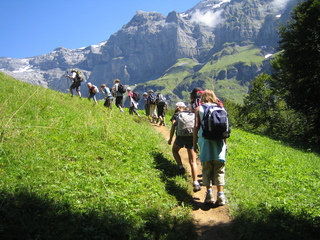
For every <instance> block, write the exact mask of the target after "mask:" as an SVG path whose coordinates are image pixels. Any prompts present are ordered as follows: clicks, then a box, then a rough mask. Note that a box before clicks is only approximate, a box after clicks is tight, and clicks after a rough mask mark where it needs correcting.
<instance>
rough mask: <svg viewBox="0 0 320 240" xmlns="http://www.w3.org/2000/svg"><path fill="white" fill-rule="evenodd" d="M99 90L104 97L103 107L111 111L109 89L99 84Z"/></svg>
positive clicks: (111, 99) (111, 97)
mask: <svg viewBox="0 0 320 240" xmlns="http://www.w3.org/2000/svg"><path fill="white" fill-rule="evenodd" d="M100 90H101V92H102V93H104V94H105V97H104V100H105V101H104V104H103V105H104V106H105V107H106V108H109V109H112V102H113V96H112V93H111V91H110V89H109V88H108V87H107V85H105V84H101V88H100Z"/></svg>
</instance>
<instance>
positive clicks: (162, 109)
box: [156, 93, 168, 126]
mask: <svg viewBox="0 0 320 240" xmlns="http://www.w3.org/2000/svg"><path fill="white" fill-rule="evenodd" d="M156 105H157V115H158V121H160V124H159V125H160V126H161V125H163V126H166V121H165V120H166V111H167V110H168V104H167V99H166V98H165V96H163V94H162V93H158V94H157V98H156Z"/></svg>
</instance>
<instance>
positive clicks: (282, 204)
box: [227, 129, 320, 239]
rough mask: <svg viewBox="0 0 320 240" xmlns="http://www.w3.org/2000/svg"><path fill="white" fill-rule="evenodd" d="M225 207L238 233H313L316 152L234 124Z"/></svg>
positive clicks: (318, 178)
mask: <svg viewBox="0 0 320 240" xmlns="http://www.w3.org/2000/svg"><path fill="white" fill-rule="evenodd" d="M228 148H229V152H228V162H227V166H228V168H227V174H228V175H227V179H228V184H227V186H228V187H227V189H228V191H230V194H229V201H230V204H229V207H230V210H231V212H232V215H233V216H234V217H235V219H236V222H237V224H238V234H239V237H240V238H242V239H317V238H318V234H319V230H320V168H319V166H320V157H319V155H317V154H315V153H312V152H308V151H305V150H302V149H294V148H292V147H290V146H287V145H286V144H284V143H282V142H281V141H274V140H271V139H269V138H267V137H264V136H259V135H254V134H250V133H246V132H243V131H240V130H237V129H234V130H233V132H232V140H231V139H230V141H229V142H228Z"/></svg>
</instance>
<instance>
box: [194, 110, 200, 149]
mask: <svg viewBox="0 0 320 240" xmlns="http://www.w3.org/2000/svg"><path fill="white" fill-rule="evenodd" d="M195 115H196V116H195V120H194V127H193V149H194V151H195V152H196V153H197V152H199V148H198V132H199V128H200V122H199V107H197V108H196V113H195Z"/></svg>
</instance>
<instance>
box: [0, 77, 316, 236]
mask: <svg viewBox="0 0 320 240" xmlns="http://www.w3.org/2000/svg"><path fill="white" fill-rule="evenodd" d="M0 100H1V106H0V112H1V116H2V118H1V145H0V167H1V169H0V174H1V175H0V176H1V189H0V192H1V197H0V198H1V199H0V203H1V204H0V216H1V217H0V219H1V220H0V221H1V222H0V237H1V238H3V239H196V235H195V230H194V227H193V224H192V219H191V216H190V211H191V209H192V204H191V203H192V193H191V189H190V188H191V186H190V184H189V183H190V179H186V178H185V177H186V176H185V177H183V176H179V175H177V172H176V165H175V163H174V161H173V158H172V156H171V151H170V147H169V146H168V145H167V143H166V141H165V139H163V138H162V137H161V136H160V135H159V134H158V133H157V132H155V131H154V130H153V129H152V127H151V126H150V124H149V123H148V122H147V121H144V119H139V118H137V117H131V116H129V115H128V113H125V114H120V113H119V111H118V110H114V111H108V110H107V109H105V108H104V107H103V106H102V103H100V104H99V105H98V106H94V107H93V106H92V102H88V100H87V99H82V100H80V99H78V98H77V97H75V98H73V99H72V98H70V97H69V94H62V93H58V92H54V91H52V90H48V89H44V88H42V87H36V86H31V85H29V84H25V83H23V82H19V81H16V80H13V79H11V78H9V77H7V76H5V75H3V74H1V76H0ZM230 111H231V112H232V110H231V109H230ZM231 114H232V113H231ZM228 146H229V151H228V165H227V166H228V168H227V184H228V185H227V187H226V191H227V194H228V197H229V202H230V204H229V208H230V212H231V214H232V215H233V216H234V218H235V223H236V230H235V231H236V236H237V237H238V238H239V239H317V233H318V231H319V224H320V223H319V215H320V205H319V195H320V192H319V189H320V186H319V183H320V170H319V167H318V166H319V163H320V157H319V156H317V155H315V154H313V153H311V152H303V151H300V150H296V149H292V148H290V147H289V146H285V145H284V144H283V143H282V142H280V141H274V140H270V139H268V138H267V137H262V136H258V135H253V134H250V133H246V132H243V131H240V130H237V129H233V131H232V137H231V138H230V139H229V140H228ZM219 227H220V226H219V225H218V226H217V228H219ZM221 227H223V226H221Z"/></svg>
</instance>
